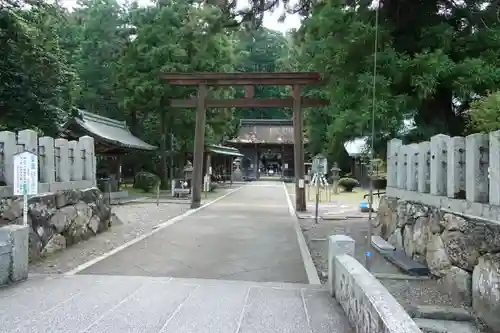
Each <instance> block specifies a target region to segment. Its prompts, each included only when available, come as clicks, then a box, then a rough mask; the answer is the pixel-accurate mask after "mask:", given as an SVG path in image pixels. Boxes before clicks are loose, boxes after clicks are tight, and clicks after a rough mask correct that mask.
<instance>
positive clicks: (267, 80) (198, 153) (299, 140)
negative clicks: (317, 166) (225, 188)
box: [162, 72, 328, 211]
mask: <svg viewBox="0 0 500 333" xmlns="http://www.w3.org/2000/svg"><path fill="white" fill-rule="evenodd" d="M162 78H163V79H165V80H167V82H168V83H169V84H171V85H176V86H198V95H197V97H195V98H191V99H185V100H182V99H181V100H179V99H172V100H170V106H171V107H173V108H196V130H195V143H194V154H193V155H194V160H193V195H192V199H191V208H198V207H200V203H201V188H202V186H203V152H204V145H205V142H204V141H205V119H206V112H205V111H206V109H207V108H230V107H239V108H276V107H282V108H292V110H293V125H294V160H295V162H294V173H295V180H296V181H295V193H296V195H295V209H296V211H305V210H306V198H305V185H304V140H303V115H302V112H301V109H302V108H304V107H315V106H316V107H317V106H324V105H327V104H328V103H327V102H326V101H324V100H321V99H313V98H304V97H301V88H302V86H305V85H311V84H317V83H320V81H321V78H320V75H319V73H315V72H302V73H300V72H299V73H293V72H291V73H289V72H278V73H251V72H246V73H165V74H162ZM258 85H273V86H284V85H288V86H291V87H292V91H293V92H292V96H291V97H288V98H283V99H282V98H268V99H256V98H254V89H255V88H254V87H255V86H258ZM209 86H212V87H220V86H244V87H245V98H241V99H229V100H214V99H210V98H208V96H207V93H208V87H209Z"/></svg>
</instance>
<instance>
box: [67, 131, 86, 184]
mask: <svg viewBox="0 0 500 333" xmlns="http://www.w3.org/2000/svg"><path fill="white" fill-rule="evenodd" d="M68 147H69V149H68V151H69V170H70V179H71V180H72V181H77V180H82V171H83V170H82V163H81V161H82V153H81V151H80V150H79V147H78V141H74V140H72V141H70V142H69V143H68Z"/></svg>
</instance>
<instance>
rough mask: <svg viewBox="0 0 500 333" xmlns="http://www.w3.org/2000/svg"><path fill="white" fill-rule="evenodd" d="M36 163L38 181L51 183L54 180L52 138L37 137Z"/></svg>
mask: <svg viewBox="0 0 500 333" xmlns="http://www.w3.org/2000/svg"><path fill="white" fill-rule="evenodd" d="M38 155H39V156H38V164H39V167H40V178H41V179H40V180H39V182H40V183H48V184H52V183H54V182H55V181H56V177H55V172H54V171H55V161H54V139H53V138H51V137H50V136H42V137H41V138H39V139H38Z"/></svg>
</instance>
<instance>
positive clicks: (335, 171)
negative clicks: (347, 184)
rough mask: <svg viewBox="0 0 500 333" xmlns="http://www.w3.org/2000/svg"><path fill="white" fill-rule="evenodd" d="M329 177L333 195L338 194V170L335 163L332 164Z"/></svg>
mask: <svg viewBox="0 0 500 333" xmlns="http://www.w3.org/2000/svg"><path fill="white" fill-rule="evenodd" d="M330 172H331V175H332V185H333V193H335V194H338V193H339V188H338V184H339V179H340V168H339V167H338V165H337V162H334V163H333V167H332V168H331V169H330Z"/></svg>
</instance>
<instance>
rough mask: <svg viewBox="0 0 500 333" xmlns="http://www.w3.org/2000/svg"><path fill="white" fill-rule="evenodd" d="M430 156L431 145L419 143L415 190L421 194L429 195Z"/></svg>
mask: <svg viewBox="0 0 500 333" xmlns="http://www.w3.org/2000/svg"><path fill="white" fill-rule="evenodd" d="M430 154H431V143H430V142H429V141H424V142H420V143H419V144H418V170H417V179H418V184H417V188H418V191H419V192H421V193H429V190H430Z"/></svg>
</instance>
